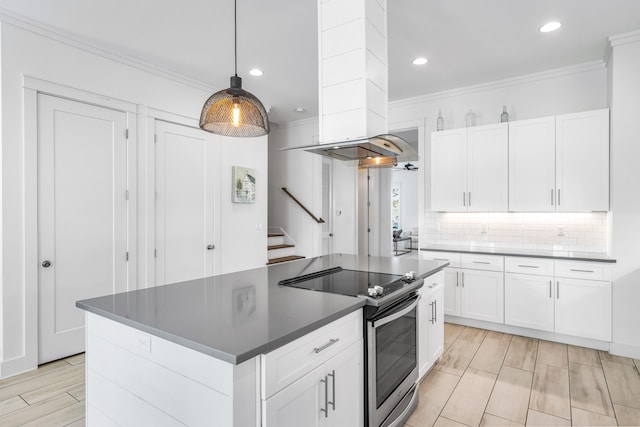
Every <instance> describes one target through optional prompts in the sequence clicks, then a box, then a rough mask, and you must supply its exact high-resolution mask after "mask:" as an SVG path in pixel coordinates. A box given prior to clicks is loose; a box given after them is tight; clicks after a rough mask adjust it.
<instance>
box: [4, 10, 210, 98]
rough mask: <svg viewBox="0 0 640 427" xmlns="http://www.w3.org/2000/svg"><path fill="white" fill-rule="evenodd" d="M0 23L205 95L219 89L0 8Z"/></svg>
mask: <svg viewBox="0 0 640 427" xmlns="http://www.w3.org/2000/svg"><path fill="white" fill-rule="evenodd" d="M0 22H2V23H4V24H10V25H13V26H15V27H18V28H21V29H23V30H26V31H29V32H32V33H35V34H38V35H40V36H42V37H46V38H48V39H51V40H54V41H57V42H59V43H63V44H65V45H67V46H71V47H74V48H76V49H80V50H83V51H85V52H88V53H91V54H94V55H97V56H101V57H103V58H106V59H109V60H111V61H115V62H119V63H120V64H123V65H126V66H129V67H132V68H136V69H138V70H142V71H145V72H147V73H151V74H154V75H156V76H159V77H162V78H165V79H168V80H172V81H174V82H177V83H181V84H184V85H186V86H189V87H192V88H194V89H198V90H202V91H204V92H207V93H214V92H217V91H218V90H220V88H217V87H214V86H212V85H210V84H208V83H205V82H203V81H201V80H197V79H193V78H190V77H187V76H185V75H182V74H178V73H175V72H173V71H169V70H167V69H164V68H161V67H158V66H156V65H153V64H151V63H148V62H145V61H141V60H139V59H137V58H134V57H131V56H128V55H123V54H121V53H117V52H115V51H112V50H108V49H105V48H103V47H99V46H97V45H95V44H91V43H88V42H87V41H86V40H84V39H82V38H80V37H77V36H74V35H71V34H69V33H66V32H64V31H61V30H59V29H57V28H54V27H52V26H49V25H46V24H44V23H42V22H39V21H36V20H34V19H31V18H28V17H26V16H23V15H20V14H18V13H15V12H12V11H10V10H7V9H5V8H2V7H0Z"/></svg>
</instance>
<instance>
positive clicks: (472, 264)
mask: <svg viewBox="0 0 640 427" xmlns="http://www.w3.org/2000/svg"><path fill="white" fill-rule="evenodd" d="M460 265H461V266H462V268H469V269H473V270H489V271H502V270H503V268H504V257H501V256H495V255H476V254H462V256H461V257H460Z"/></svg>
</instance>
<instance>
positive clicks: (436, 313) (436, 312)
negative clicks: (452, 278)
mask: <svg viewBox="0 0 640 427" xmlns="http://www.w3.org/2000/svg"><path fill="white" fill-rule="evenodd" d="M440 280H442V279H440ZM443 301H444V285H443V284H442V283H438V284H437V285H436V286H434V287H433V288H432V289H430V291H429V305H430V309H431V311H432V315H433V318H432V320H431V321H430V322H429V338H428V339H429V344H428V350H429V355H428V359H429V364H430V365H433V364H434V363H435V361H436V360H438V358H439V357H440V356H441V355H442V353H443V352H444V310H443Z"/></svg>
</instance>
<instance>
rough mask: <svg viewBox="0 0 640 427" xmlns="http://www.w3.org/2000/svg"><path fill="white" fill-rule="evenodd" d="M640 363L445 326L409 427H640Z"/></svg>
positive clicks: (607, 355) (584, 350)
mask: <svg viewBox="0 0 640 427" xmlns="http://www.w3.org/2000/svg"><path fill="white" fill-rule="evenodd" d="M639 369H640V360H634V359H629V358H626V357H619V356H611V355H609V354H608V353H606V352H601V351H596V350H591V349H587V348H582V347H575V346H571V345H566V344H558V343H553V342H549V341H543V340H536V339H532V338H524V337H519V336H511V335H508V334H501V333H498V332H491V331H485V330H481V329H475V328H469V327H464V326H460V325H453V324H448V323H447V324H445V352H444V354H443V356H442V357H441V359H440V361H439V362H438V363H437V364H436V365H435V366H434V367H433V369H432V370H431V371H430V372H429V373H428V374H427V375H426V376H425V378H424V379H423V380H422V382H421V383H420V391H419V393H420V403H419V405H418V408H417V409H416V410H415V411H414V413H413V414H412V415H411V417H410V418H409V419H408V420H407V423H406V424H405V427H431V426H436V427H447V426H451V427H465V426H473V427H475V426H617V425H620V426H640V373H638V370H639Z"/></svg>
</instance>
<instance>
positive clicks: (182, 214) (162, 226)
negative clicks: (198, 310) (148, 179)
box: [156, 120, 215, 285]
mask: <svg viewBox="0 0 640 427" xmlns="http://www.w3.org/2000/svg"><path fill="white" fill-rule="evenodd" d="M214 143H215V142H214V141H213V137H212V136H210V135H208V134H207V133H205V132H203V131H201V130H200V129H195V128H192V127H188V126H183V125H178V124H175V123H168V122H163V121H160V120H157V121H156V191H157V198H156V285H162V284H167V283H175V282H182V281H185V280H192V279H198V278H202V277H207V276H211V275H213V273H214V250H215V243H214V235H213V234H214V233H213V225H214V211H213V209H214V206H213V203H214V170H213V165H214V155H213V154H214Z"/></svg>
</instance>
